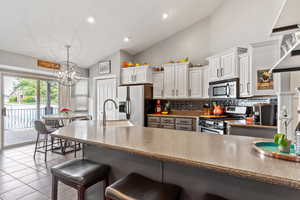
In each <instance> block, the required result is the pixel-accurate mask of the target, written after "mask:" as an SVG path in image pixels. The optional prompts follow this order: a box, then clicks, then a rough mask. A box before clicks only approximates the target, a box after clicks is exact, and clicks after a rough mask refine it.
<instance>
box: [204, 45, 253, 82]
mask: <svg viewBox="0 0 300 200" xmlns="http://www.w3.org/2000/svg"><path fill="white" fill-rule="evenodd" d="M246 52H247V49H246V48H241V47H235V48H232V49H230V50H228V51H226V52H223V53H221V54H218V55H215V56H212V57H209V58H208V61H209V77H210V81H219V80H224V79H232V78H237V77H239V65H238V56H239V55H240V54H243V53H246Z"/></svg>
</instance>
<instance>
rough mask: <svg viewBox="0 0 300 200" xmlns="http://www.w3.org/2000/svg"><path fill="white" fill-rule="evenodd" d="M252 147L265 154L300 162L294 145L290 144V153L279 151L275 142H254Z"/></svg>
mask: <svg viewBox="0 0 300 200" xmlns="http://www.w3.org/2000/svg"><path fill="white" fill-rule="evenodd" d="M253 147H254V149H255V150H256V151H257V152H258V153H260V154H263V155H265V156H269V157H273V158H277V159H282V160H288V161H293V162H300V156H297V155H296V154H295V147H294V145H291V150H290V153H282V152H280V151H279V149H278V147H277V144H275V143H274V142H254V144H253Z"/></svg>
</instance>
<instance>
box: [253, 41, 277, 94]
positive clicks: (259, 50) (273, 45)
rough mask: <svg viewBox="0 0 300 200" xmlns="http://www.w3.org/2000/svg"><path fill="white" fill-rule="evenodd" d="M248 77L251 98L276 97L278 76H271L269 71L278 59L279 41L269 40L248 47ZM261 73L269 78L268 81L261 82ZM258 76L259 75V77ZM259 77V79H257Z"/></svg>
mask: <svg viewBox="0 0 300 200" xmlns="http://www.w3.org/2000/svg"><path fill="white" fill-rule="evenodd" d="M248 49H249V65H250V67H249V68H250V70H249V76H250V81H249V82H250V86H249V87H250V89H249V90H250V94H251V96H266V95H271V96H274V95H276V93H277V91H278V86H279V84H278V83H279V80H278V79H279V76H278V74H271V75H270V76H269V73H268V72H269V70H270V69H271V67H272V66H273V65H274V63H276V62H277V61H278V59H279V58H280V41H279V40H269V41H264V42H257V43H252V44H250V45H249V48H248ZM263 73H265V74H266V77H270V81H269V80H267V79H265V80H262V79H263V77H262V76H261V75H262V74H263ZM259 74H260V75H259ZM259 76H260V77H259Z"/></svg>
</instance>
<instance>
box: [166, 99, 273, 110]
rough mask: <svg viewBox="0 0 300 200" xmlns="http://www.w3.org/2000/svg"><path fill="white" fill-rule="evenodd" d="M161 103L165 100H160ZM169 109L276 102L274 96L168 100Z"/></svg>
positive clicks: (198, 108)
mask: <svg viewBox="0 0 300 200" xmlns="http://www.w3.org/2000/svg"><path fill="white" fill-rule="evenodd" d="M161 102H162V105H164V104H166V103H167V102H168V101H167V100H162V101H161ZM169 102H170V106H171V110H201V109H202V108H203V105H204V104H209V105H213V104H218V105H222V106H253V105H255V104H260V103H266V104H277V98H276V97H261V98H248V99H223V100H190V101H189V100H169Z"/></svg>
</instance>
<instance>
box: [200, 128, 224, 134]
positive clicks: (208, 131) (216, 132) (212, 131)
mask: <svg viewBox="0 0 300 200" xmlns="http://www.w3.org/2000/svg"><path fill="white" fill-rule="evenodd" d="M200 132H206V133H212V134H219V135H223V133H222V131H218V130H213V129H209V128H205V127H200Z"/></svg>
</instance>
